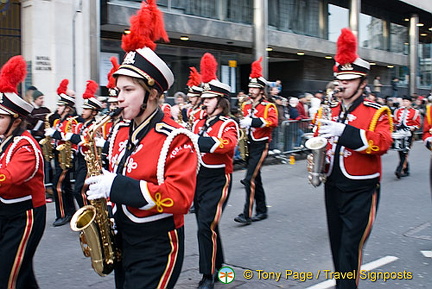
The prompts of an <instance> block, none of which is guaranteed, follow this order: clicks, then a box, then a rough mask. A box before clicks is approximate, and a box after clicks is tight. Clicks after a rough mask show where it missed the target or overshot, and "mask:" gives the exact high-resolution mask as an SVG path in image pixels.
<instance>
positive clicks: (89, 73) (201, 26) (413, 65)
mask: <svg viewBox="0 0 432 289" xmlns="http://www.w3.org/2000/svg"><path fill="white" fill-rule="evenodd" d="M1 3H3V4H0V34H1V35H2V37H1V40H0V64H3V63H4V62H5V61H6V59H7V58H8V57H10V56H12V55H16V54H20V53H21V54H23V56H24V57H25V59H26V60H27V61H28V67H29V75H28V77H27V81H26V85H27V86H28V85H30V84H32V85H35V86H36V87H38V88H39V89H40V90H43V91H44V92H45V93H46V95H48V96H49V95H55V89H56V85H57V84H58V83H60V81H61V79H63V78H68V79H69V80H70V82H71V87H72V88H75V89H76V90H77V92H78V94H79V93H80V92H82V91H83V90H84V88H85V83H86V80H88V79H94V80H96V81H98V82H99V83H100V84H101V86H102V90H101V94H104V93H105V90H104V87H103V86H104V85H105V84H106V72H107V71H108V70H109V66H110V62H109V58H110V57H111V56H116V57H118V59H119V60H121V59H122V57H123V55H124V54H123V51H122V49H121V47H120V46H121V37H122V35H123V33H124V32H125V30H127V29H128V26H129V18H130V16H131V15H133V14H134V13H135V12H136V10H137V9H138V8H139V7H140V5H141V1H140V0H86V1H83V0H56V1H54V0H21V1H18V0H8V1H6V0H5V1H2V2H1ZM158 5H159V7H160V9H161V10H162V11H163V12H164V18H165V28H166V30H167V32H168V35H169V37H170V42H169V43H159V44H158V47H157V53H158V54H159V55H160V56H161V57H162V58H163V59H164V60H165V61H166V62H167V63H168V64H169V66H170V67H171V69H172V70H173V72H174V74H175V76H176V81H175V83H174V85H173V87H172V88H171V89H170V91H169V92H168V95H173V94H174V92H176V91H185V90H186V82H187V78H188V75H189V67H190V66H195V67H197V68H198V67H199V60H200V58H201V56H202V55H203V54H204V53H205V52H211V53H213V54H214V55H215V57H216V58H217V59H218V63H219V64H220V67H219V70H218V74H219V78H220V79H221V80H222V81H223V82H226V83H229V84H230V85H231V87H232V92H233V93H235V92H238V91H240V90H246V89H247V83H248V76H249V72H250V64H251V63H252V62H253V61H254V60H256V57H257V55H264V56H266V61H265V66H266V67H265V69H266V75H267V78H268V79H269V80H270V81H275V80H277V79H278V80H281V81H282V84H283V92H282V95H284V96H290V95H296V94H300V93H303V92H314V91H316V90H324V89H325V86H326V84H327V83H328V81H330V80H332V67H333V65H334V59H333V58H332V57H333V56H334V54H335V52H336V51H335V49H336V45H335V41H336V39H337V37H338V36H339V33H340V29H341V28H343V27H350V28H351V29H352V30H353V31H354V32H355V33H356V34H357V36H358V40H359V41H358V42H359V43H358V45H359V50H358V53H359V55H360V56H361V57H362V58H363V59H366V60H368V61H369V62H370V63H371V65H372V67H371V73H370V79H369V82H370V84H372V81H373V79H374V77H375V76H380V77H381V83H382V84H383V89H382V93H383V94H384V95H391V91H390V90H391V86H390V83H391V79H392V78H393V77H398V78H399V80H400V81H399V84H398V85H399V93H400V94H401V95H402V94H413V93H418V94H419V95H425V94H429V92H430V90H431V84H432V68H431V59H432V58H431V54H432V46H431V40H432V14H431V12H432V2H431V1H420V0H386V1H374V0H218V1H216V0H158ZM263 7H264V9H262V8H263ZM257 15H258V16H260V17H258V18H257ZM257 19H258V20H257ZM262 19H264V21H262V23H261V25H257V22H259V20H262ZM14 25H15V26H18V27H15V26H14ZM263 27H264V28H263ZM257 35H260V36H262V37H263V38H259V39H257ZM262 44H265V46H264V48H262V47H263V46H262ZM258 47H259V49H258ZM258 50H259V51H258ZM263 50H265V51H263ZM24 89H25V88H24ZM54 103H55V100H54V101H52V100H50V99H49V100H48V104H49V105H50V106H52V105H53V104H54Z"/></svg>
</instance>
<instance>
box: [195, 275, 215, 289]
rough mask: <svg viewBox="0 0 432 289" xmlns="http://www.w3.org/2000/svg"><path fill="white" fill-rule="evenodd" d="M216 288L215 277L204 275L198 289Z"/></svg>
mask: <svg viewBox="0 0 432 289" xmlns="http://www.w3.org/2000/svg"><path fill="white" fill-rule="evenodd" d="M213 288H214V279H213V276H211V275H210V276H206V275H203V277H202V279H201V281H199V283H198V289H213Z"/></svg>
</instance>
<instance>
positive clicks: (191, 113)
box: [186, 105, 206, 126]
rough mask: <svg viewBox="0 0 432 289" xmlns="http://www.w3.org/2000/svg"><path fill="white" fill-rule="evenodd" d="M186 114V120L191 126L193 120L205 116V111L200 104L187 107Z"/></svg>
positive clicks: (193, 122) (195, 120)
mask: <svg viewBox="0 0 432 289" xmlns="http://www.w3.org/2000/svg"><path fill="white" fill-rule="evenodd" d="M186 114H187V117H188V122H189V123H190V125H191V126H193V125H194V124H195V122H197V121H199V120H201V119H203V118H205V116H206V112H205V110H203V109H202V108H201V105H199V106H197V107H195V108H193V107H190V108H188V110H187V112H186Z"/></svg>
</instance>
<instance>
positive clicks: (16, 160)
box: [0, 131, 45, 215]
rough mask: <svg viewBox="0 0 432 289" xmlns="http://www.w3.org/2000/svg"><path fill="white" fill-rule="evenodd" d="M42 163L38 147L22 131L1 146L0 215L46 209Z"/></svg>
mask: <svg viewBox="0 0 432 289" xmlns="http://www.w3.org/2000/svg"><path fill="white" fill-rule="evenodd" d="M43 164H44V161H43V157H42V153H41V151H40V146H39V144H38V143H37V142H36V140H35V139H34V138H33V136H32V135H31V134H30V133H29V132H27V131H24V132H22V133H21V134H20V135H18V136H17V135H14V136H11V137H8V138H6V139H5V140H4V141H3V142H2V144H1V145H0V215H10V214H16V213H18V212H24V211H26V210H29V209H31V208H37V207H40V206H43V205H45V186H44V165H43Z"/></svg>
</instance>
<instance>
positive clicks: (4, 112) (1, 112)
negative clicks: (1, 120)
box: [0, 106, 13, 115]
mask: <svg viewBox="0 0 432 289" xmlns="http://www.w3.org/2000/svg"><path fill="white" fill-rule="evenodd" d="M0 114H6V115H13V114H12V113H10V112H9V111H7V110H4V109H3V107H1V106H0Z"/></svg>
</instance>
